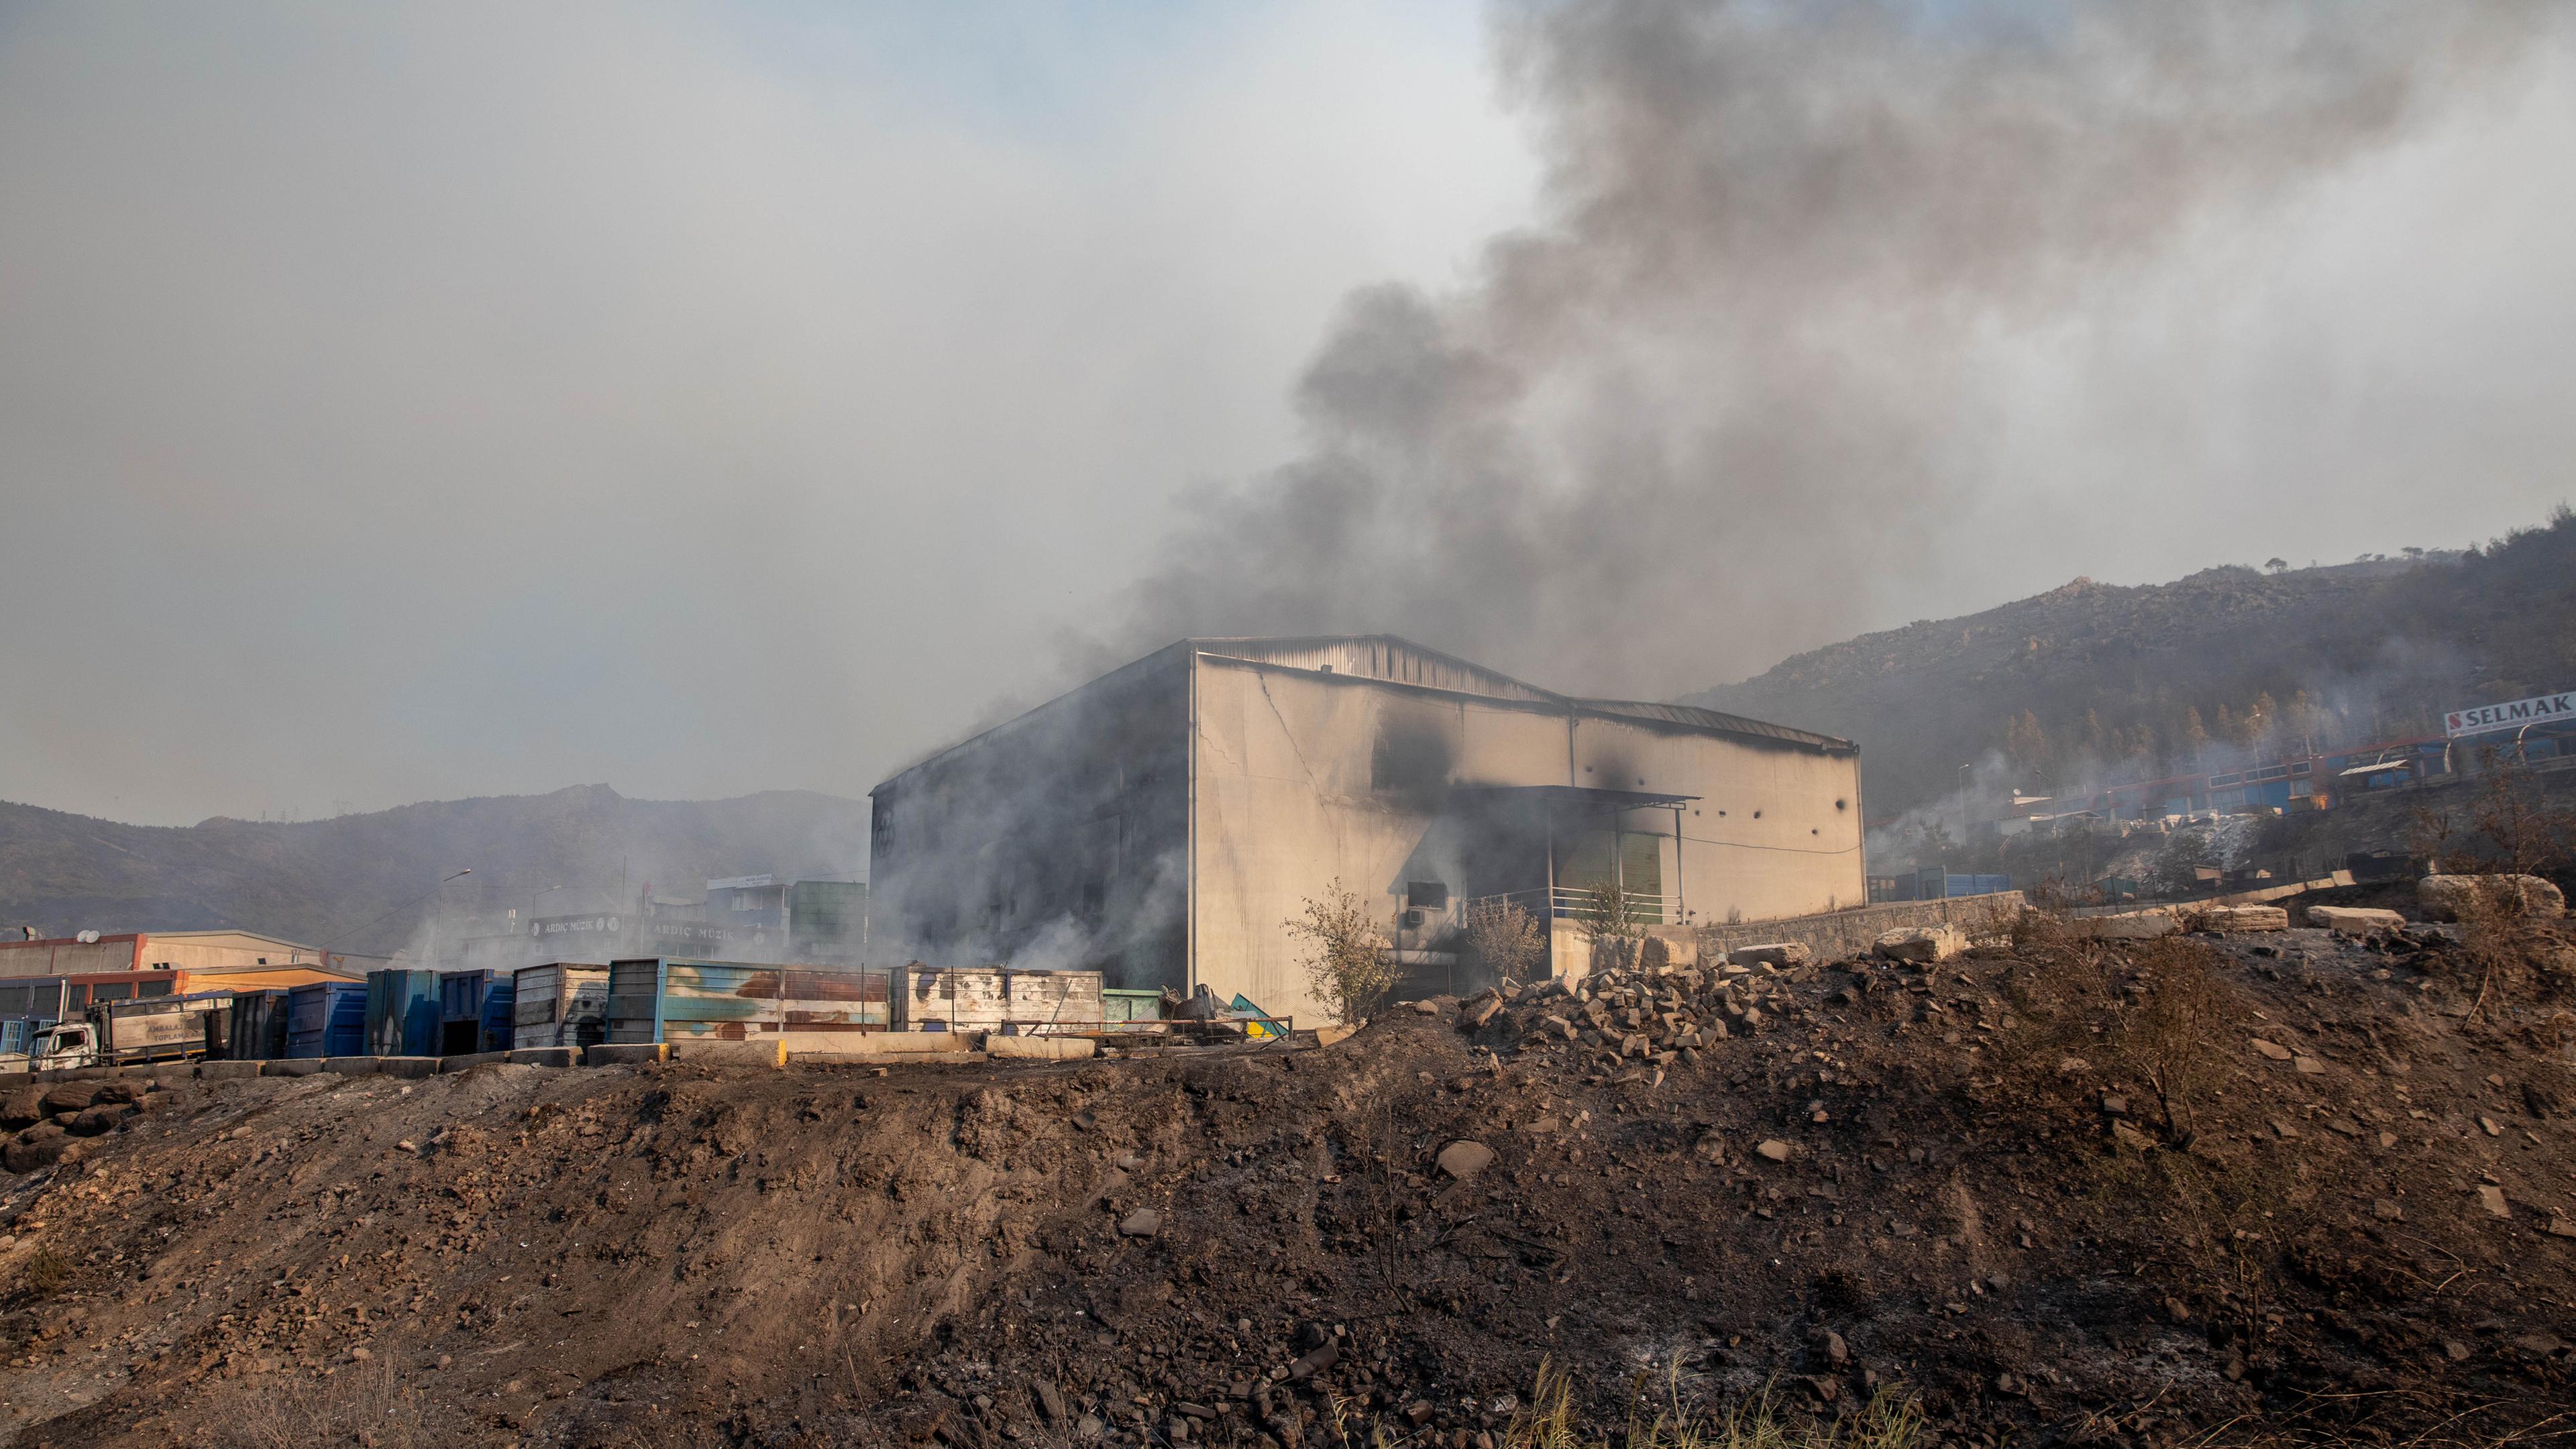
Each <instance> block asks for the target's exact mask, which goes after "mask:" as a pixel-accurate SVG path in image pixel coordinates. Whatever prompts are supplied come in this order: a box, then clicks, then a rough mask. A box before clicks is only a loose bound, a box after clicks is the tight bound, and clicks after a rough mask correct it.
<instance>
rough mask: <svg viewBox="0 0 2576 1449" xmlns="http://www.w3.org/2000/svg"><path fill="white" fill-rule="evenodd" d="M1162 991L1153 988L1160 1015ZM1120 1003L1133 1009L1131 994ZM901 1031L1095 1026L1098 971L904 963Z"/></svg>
mask: <svg viewBox="0 0 2576 1449" xmlns="http://www.w3.org/2000/svg"><path fill="white" fill-rule="evenodd" d="M1161 999H1162V998H1161V994H1160V993H1156V995H1155V1001H1156V1003H1157V1011H1156V1014H1157V1015H1159V1014H1160V1013H1159V1005H1160V1002H1161ZM1122 1005H1123V1006H1125V1008H1126V1009H1128V1010H1131V1011H1132V1010H1134V1009H1135V1008H1134V1005H1133V998H1127V999H1126V1000H1125V1001H1124V1002H1122ZM896 1012H897V1018H898V1020H899V1022H900V1023H901V1026H902V1029H903V1030H905V1031H999V1032H1001V1033H1003V1034H1004V1035H1007V1036H1017V1035H1022V1034H1034V1033H1042V1032H1048V1031H1098V1030H1100V1029H1102V1028H1103V1027H1104V1026H1106V1025H1107V1024H1108V1021H1107V1018H1108V1012H1109V1005H1108V1003H1107V1002H1106V1001H1105V1000H1104V999H1103V993H1102V990H1101V977H1100V973H1099V972H1097V971H1025V970H1021V969H1019V968H1016V967H1011V966H962V967H930V966H923V965H920V964H918V963H915V964H913V965H911V966H908V967H906V968H904V978H903V984H902V988H901V991H900V994H899V998H898V1000H897V1002H896Z"/></svg>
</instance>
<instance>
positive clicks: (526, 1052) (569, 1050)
mask: <svg viewBox="0 0 2576 1449" xmlns="http://www.w3.org/2000/svg"><path fill="white" fill-rule="evenodd" d="M501 1057H502V1060H504V1061H508V1062H512V1063H515V1064H517V1065H519V1066H523V1067H577V1066H580V1065H581V1048H579V1047H517V1048H514V1049H513V1050H510V1051H506V1052H503V1053H501Z"/></svg>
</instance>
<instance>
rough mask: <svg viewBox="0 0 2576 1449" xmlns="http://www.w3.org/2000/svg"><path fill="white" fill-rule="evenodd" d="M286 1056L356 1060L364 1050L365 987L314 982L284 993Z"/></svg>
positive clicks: (354, 984) (365, 1027)
mask: <svg viewBox="0 0 2576 1449" xmlns="http://www.w3.org/2000/svg"><path fill="white" fill-rule="evenodd" d="M286 998H287V999H286V1054H287V1055H288V1056H290V1057H355V1056H364V1055H366V1051H367V988H365V987H363V986H360V985H359V984H358V983H356V982H354V981H316V982H314V983H312V984H311V985H308V986H293V987H289V988H287V992H286Z"/></svg>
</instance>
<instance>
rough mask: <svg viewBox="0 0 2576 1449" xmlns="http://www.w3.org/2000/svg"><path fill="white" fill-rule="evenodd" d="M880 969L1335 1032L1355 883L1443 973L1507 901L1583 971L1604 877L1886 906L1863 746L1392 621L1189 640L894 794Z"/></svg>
mask: <svg viewBox="0 0 2576 1449" xmlns="http://www.w3.org/2000/svg"><path fill="white" fill-rule="evenodd" d="M871 797H872V800H873V804H874V812H873V824H872V839H871V857H870V870H869V879H870V885H871V889H872V891H873V897H872V904H873V913H874V918H873V921H872V923H871V928H870V929H871V931H872V933H873V934H874V936H875V938H876V942H877V944H876V946H875V947H874V948H873V949H872V950H871V952H870V954H871V956H872V957H874V958H878V959H888V960H899V959H904V958H905V957H907V956H909V957H912V958H917V959H919V960H920V961H923V962H925V963H928V964H930V965H932V966H934V967H948V966H961V965H974V964H980V963H987V962H1008V963H1012V964H1014V965H1017V966H1020V967H1024V968H1036V969H1096V970H1099V971H1101V972H1102V973H1103V975H1104V977H1105V984H1106V985H1107V987H1109V988H1110V989H1112V990H1134V989H1154V988H1160V987H1168V988H1172V989H1176V990H1179V991H1182V992H1184V993H1188V992H1192V991H1194V990H1195V989H1196V988H1198V987H1200V986H1205V987H1207V988H1209V989H1210V990H1211V991H1212V992H1213V993H1214V994H1215V996H1216V998H1217V999H1218V1001H1219V1002H1220V1003H1227V1002H1231V1001H1232V1000H1233V999H1234V998H1236V997H1241V998H1243V999H1244V1000H1245V1001H1246V1002H1247V1003H1249V1004H1251V1005H1253V1006H1257V1007H1258V1008H1260V1009H1262V1010H1266V1011H1269V1012H1273V1013H1280V1014H1286V1015H1294V1016H1297V1017H1299V1018H1300V1019H1302V1020H1306V1021H1312V1020H1316V1019H1318V1013H1319V1008H1318V1005H1317V1004H1316V1003H1315V1002H1313V1001H1311V1000H1309V999H1308V997H1307V988H1306V982H1305V973H1304V971H1303V969H1302V968H1301V966H1300V964H1299V952H1298V948H1297V944H1296V942H1295V940H1294V939H1293V938H1292V937H1291V935H1290V933H1289V932H1288V931H1287V929H1286V922H1287V921H1288V920H1289V919H1290V918H1291V917H1293V916H1296V915H1297V914H1299V912H1300V910H1301V909H1302V906H1303V903H1304V902H1305V901H1306V900H1307V899H1308V898H1310V897H1314V896H1317V895H1318V894H1320V893H1321V892H1323V891H1324V890H1325V888H1326V887H1327V885H1328V884H1329V883H1330V882H1332V881H1334V880H1337V879H1338V880H1339V881H1340V882H1342V883H1343V885H1345V886H1346V887H1348V888H1349V889H1351V890H1354V891H1356V892H1358V893H1359V894H1360V895H1361V896H1362V897H1363V898H1364V899H1365V900H1367V901H1369V902H1370V903H1372V904H1373V906H1374V907H1375V909H1376V911H1377V913H1378V914H1379V916H1380V917H1381V918H1382V919H1384V920H1385V921H1386V922H1387V929H1388V937H1389V944H1390V948H1391V949H1394V950H1396V951H1398V952H1399V959H1402V960H1404V961H1405V962H1406V964H1407V965H1408V966H1409V967H1415V968H1419V969H1418V971H1417V977H1418V981H1419V983H1424V984H1429V985H1432V986H1436V987H1439V988H1441V989H1450V988H1454V987H1458V986H1463V985H1466V984H1468V983H1467V982H1465V981H1463V980H1461V979H1460V977H1459V976H1458V974H1457V973H1458V971H1459V970H1460V969H1461V965H1460V963H1459V962H1457V960H1456V953H1455V949H1454V942H1453V939H1452V938H1453V937H1454V934H1455V927H1456V924H1457V922H1458V921H1459V919H1460V917H1461V912H1462V909H1463V908H1464V907H1465V906H1466V905H1468V904H1469V903H1471V902H1473V901H1475V900H1478V899H1482V898H1492V897H1502V896H1509V897H1511V898H1513V899H1515V900H1518V901H1521V902H1523V903H1525V904H1526V906H1527V907H1528V908H1529V909H1530V911H1531V913H1532V914H1533V915H1534V916H1539V917H1541V918H1542V919H1545V920H1547V921H1549V922H1550V923H1551V935H1550V949H1551V952H1552V955H1553V960H1554V965H1555V967H1556V969H1558V970H1560V971H1567V970H1579V969H1581V965H1580V961H1581V953H1582V945H1581V940H1582V934H1583V933H1582V931H1581V929H1580V923H1579V922H1578V921H1577V920H1575V919H1574V918H1573V914H1574V912H1575V910H1576V909H1577V908H1578V907H1577V901H1578V898H1579V896H1580V895H1581V893H1583V892H1584V891H1586V890H1588V889H1589V888H1590V887H1591V886H1593V885H1594V884H1595V883H1596V882H1600V881H1605V880H1607V881H1615V882H1617V883H1618V884H1619V885H1620V886H1621V887H1622V888H1623V889H1624V891H1625V893H1626V895H1627V897H1628V899H1629V901H1630V902H1631V903H1632V905H1633V906H1634V907H1636V908H1637V909H1639V910H1640V911H1641V912H1642V914H1643V915H1644V916H1645V918H1646V920H1647V921H1648V922H1649V923H1652V924H1657V925H1660V926H1663V927H1668V928H1669V927H1687V926H1689V925H1693V924H1699V923H1713V922H1720V921H1729V920H1760V919H1766V918H1772V917H1783V916H1794V915H1802V914H1807V913H1811V912H1816V911H1825V910H1832V909H1836V908H1839V907H1844V906H1854V905H1858V904H1860V903H1862V902H1863V901H1864V900H1865V899H1866V896H1867V889H1868V888H1867V878H1866V872H1865V870H1864V867H1863V861H1862V853H1861V800H1860V759H1859V752H1858V750H1857V749H1856V748H1855V747H1854V746H1853V745H1852V744H1851V742H1850V741H1848V740H1842V739H1835V738H1832V737H1830V736H1826V735H1819V734H1811V733H1809V732H1807V731H1804V730H1796V729H1789V728H1785V727H1783V726H1779V725H1772V724H1764V723H1761V722H1759V721H1756V720H1749V719H1742V718H1738V717H1736V716H1733V715H1726V714H1719V713H1717V712H1715V711H1711V710H1704V709H1691V708H1685V707H1682V706H1678V705H1668V704H1650V703H1638V702H1632V701H1624V700H1599V699H1578V698H1573V697H1571V696H1567V695H1562V694H1557V693H1553V692H1551V691H1549V690H1545V689H1541V688H1538V687H1537V686H1535V685H1530V684H1524V683H1522V682H1521V681H1519V680H1516V679H1513V678H1510V677H1508V676H1506V675H1503V674H1499V673H1497V672H1495V671H1493V670H1490V669H1486V668H1483V667H1481V666H1478V665H1475V664H1471V663H1468V662H1467V661H1465V660H1461V659H1456V658H1452V657H1450V656H1448V655H1445V654H1441V653H1438V652H1436V651H1434V650H1430V649H1425V648H1423V647H1421V646H1420V645H1417V644H1411V643H1408V642H1406V641H1404V640H1402V639H1397V638H1393V637H1389V636H1384V635H1372V636H1341V637H1328V638H1299V639H1191V640H1184V641H1182V642H1180V643H1178V644H1174V645H1172V646H1170V647H1169V648H1166V649H1162V650H1160V651H1157V652H1156V653H1154V654H1151V655H1148V656H1147V657H1145V658H1143V659H1140V660H1137V661H1136V662H1134V663H1132V664H1130V665H1128V666H1126V667H1125V668H1122V669H1119V670H1117V671H1115V672H1113V673H1111V674H1109V675H1106V676H1104V677H1102V678H1100V679H1098V680H1095V681H1093V682H1092V683H1090V684H1088V685H1085V686H1083V687H1082V688H1080V689H1077V690H1075V691H1073V692H1072V693H1070V694H1066V695H1064V696H1062V697H1060V698H1058V699H1056V700H1054V701H1052V702H1050V703H1047V704H1045V705H1041V706H1040V707H1038V708H1037V709H1035V710H1032V711H1030V712H1029V713H1027V714H1025V715H1023V716H1021V717H1020V718H1018V719H1016V720H1013V721H1011V722H1009V723H1007V724H1004V725H1002V726H1000V727H998V728H995V729H993V730H990V731H987V732H986V733H984V734H981V735H978V736H976V737H974V738H973V739H970V740H967V741H965V742H964V743H962V744H959V745H956V746H954V747H952V748H950V749H947V750H944V751H942V752H940V753H939V754H936V755H934V756H932V757H931V758H929V759H927V760H924V761H922V762H921V763H919V764H917V765H914V766H913V767H912V768H910V769H907V770H905V771H903V772H902V773H901V774H898V775H896V776H895V777H894V778H892V779H890V780H887V781H886V782H885V783H884V784H882V785H879V786H878V787H877V788H876V789H875V790H874V791H872V792H871Z"/></svg>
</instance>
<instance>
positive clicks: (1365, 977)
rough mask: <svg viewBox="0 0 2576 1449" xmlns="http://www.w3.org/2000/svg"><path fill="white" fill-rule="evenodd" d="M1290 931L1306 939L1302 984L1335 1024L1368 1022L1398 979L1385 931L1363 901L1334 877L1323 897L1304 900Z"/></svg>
mask: <svg viewBox="0 0 2576 1449" xmlns="http://www.w3.org/2000/svg"><path fill="white" fill-rule="evenodd" d="M1287 924H1288V934H1289V935H1291V936H1295V937H1297V938H1299V939H1301V940H1303V941H1304V942H1305V943H1306V950H1307V956H1306V963H1305V964H1306V986H1307V990H1308V993H1309V994H1311V995H1312V996H1313V997H1314V998H1315V1000H1317V1001H1319V1002H1321V1003H1323V1007H1324V1014H1325V1015H1327V1016H1329V1017H1331V1018H1332V1019H1333V1021H1334V1023H1335V1024H1336V1025H1340V1026H1349V1025H1352V1024H1353V1023H1355V1022H1359V1021H1363V1020H1366V1019H1367V1018H1368V1016H1369V1014H1370V1013H1371V1012H1374V1011H1376V1010H1377V1007H1378V1003H1379V1002H1381V1001H1384V1000H1385V999H1386V995H1387V993H1388V992H1390V991H1393V990H1394V989H1395V984H1396V982H1397V981H1398V980H1399V979H1400V973H1399V972H1398V970H1397V968H1396V964H1395V958H1394V957H1393V956H1391V955H1390V954H1388V952H1387V946H1386V935H1385V933H1384V932H1383V931H1382V930H1380V929H1379V926H1378V923H1377V918H1376V917H1375V916H1373V915H1371V914H1370V913H1369V909H1368V906H1367V904H1366V903H1364V902H1363V901H1361V900H1360V898H1359V896H1358V895H1357V894H1356V893H1354V892H1353V891H1352V890H1351V889H1350V888H1349V887H1348V886H1345V885H1343V884H1342V883H1341V881H1340V880H1339V879H1338V878H1336V879H1335V880H1334V881H1333V882H1332V883H1331V884H1330V885H1327V886H1326V887H1324V893H1323V895H1321V896H1310V897H1308V898H1307V900H1306V914H1305V917H1304V918H1303V919H1301V920H1291V921H1289V922H1288V923H1287Z"/></svg>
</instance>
